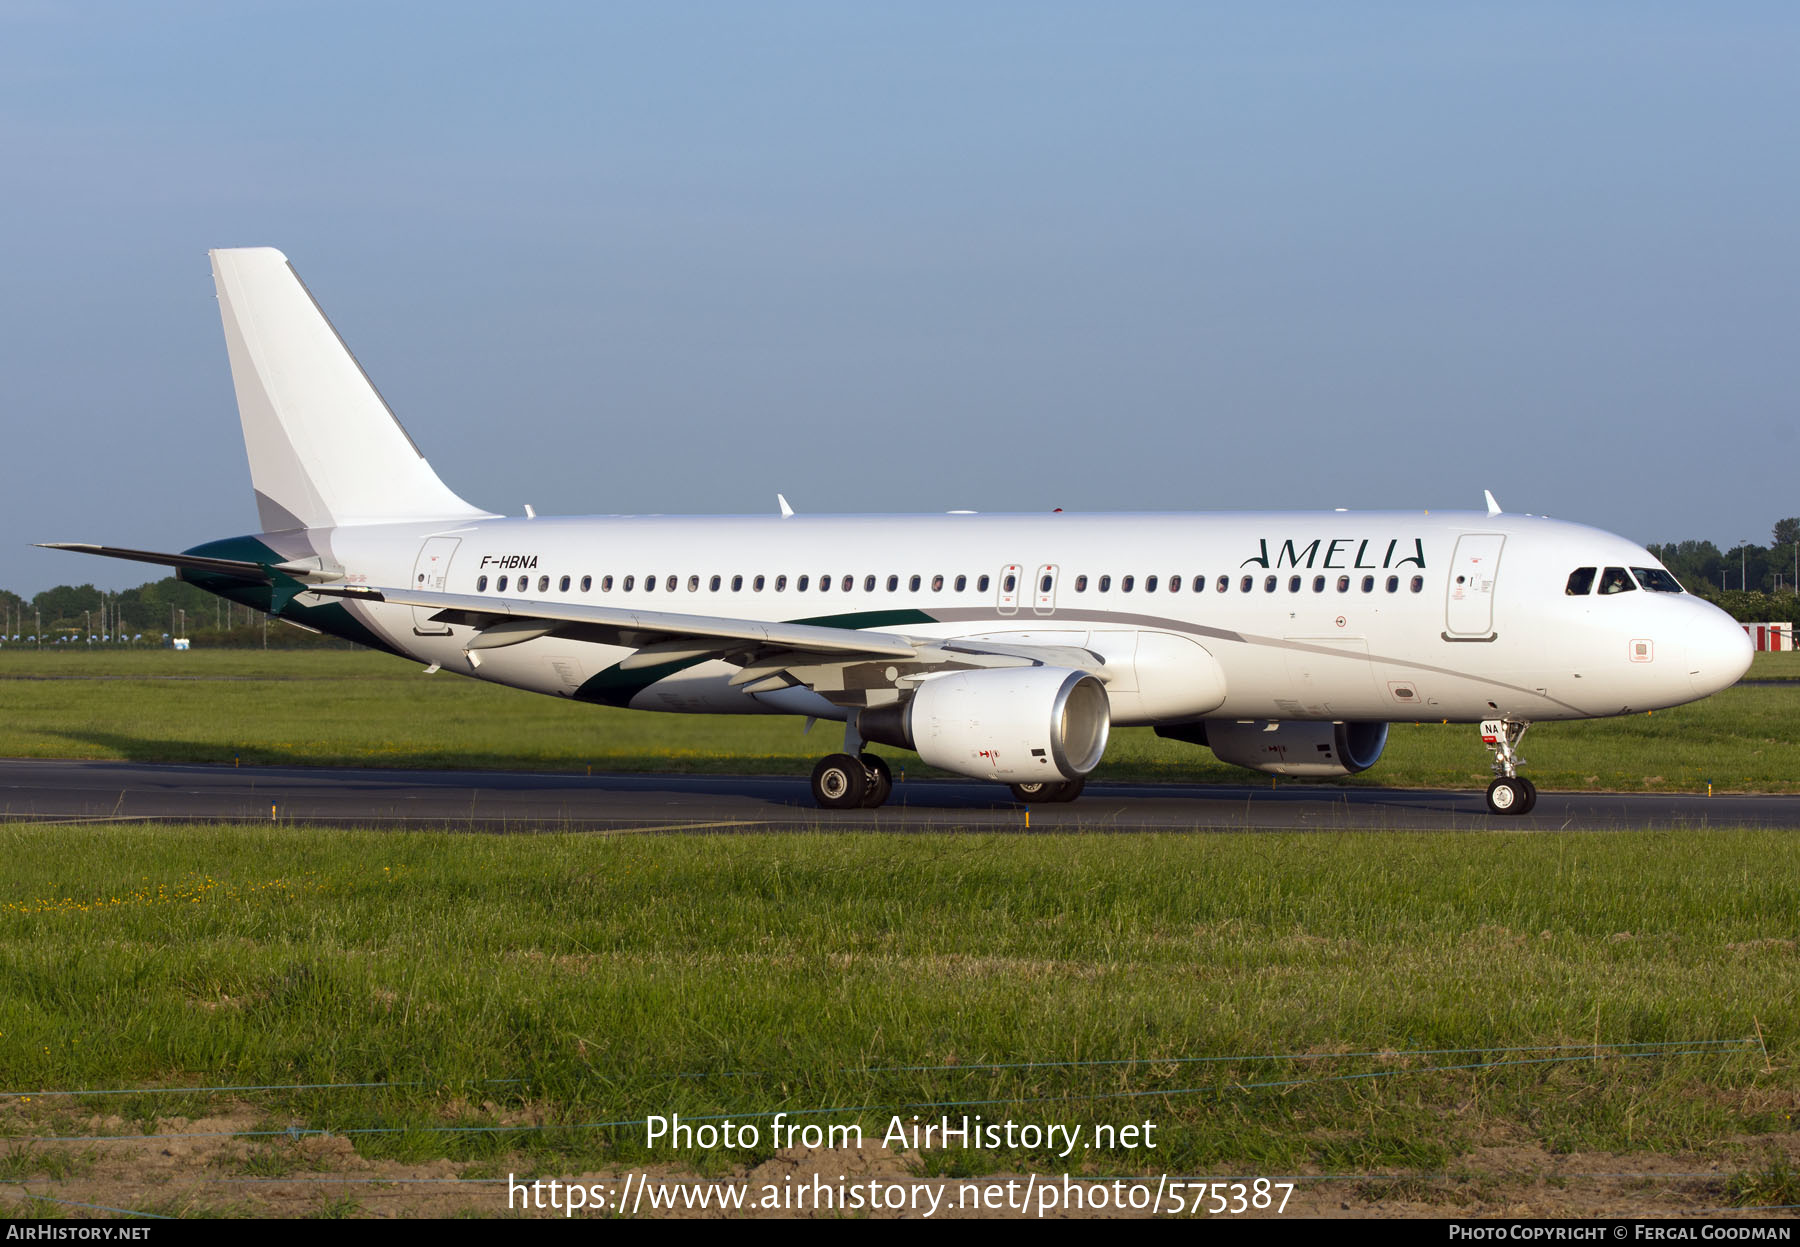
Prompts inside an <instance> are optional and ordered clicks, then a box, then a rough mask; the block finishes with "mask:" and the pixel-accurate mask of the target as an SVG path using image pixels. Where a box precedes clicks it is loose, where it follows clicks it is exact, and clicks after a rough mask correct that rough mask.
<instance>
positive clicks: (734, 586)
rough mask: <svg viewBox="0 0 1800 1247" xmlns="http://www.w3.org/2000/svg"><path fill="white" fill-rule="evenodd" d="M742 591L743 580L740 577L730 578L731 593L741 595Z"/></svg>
mask: <svg viewBox="0 0 1800 1247" xmlns="http://www.w3.org/2000/svg"><path fill="white" fill-rule="evenodd" d="M743 589H744V578H743V577H742V576H733V577H732V578H731V591H732V592H733V593H741V592H743Z"/></svg>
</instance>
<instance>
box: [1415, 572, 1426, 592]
mask: <svg viewBox="0 0 1800 1247" xmlns="http://www.w3.org/2000/svg"><path fill="white" fill-rule="evenodd" d="M1424 588H1425V577H1423V576H1414V577H1413V578H1412V591H1413V592H1414V593H1418V592H1420V591H1422V590H1423V589H1424Z"/></svg>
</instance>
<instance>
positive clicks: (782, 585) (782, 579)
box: [775, 576, 806, 593]
mask: <svg viewBox="0 0 1800 1247" xmlns="http://www.w3.org/2000/svg"><path fill="white" fill-rule="evenodd" d="M801 579H802V580H804V579H806V578H805V577H804V576H802V577H801ZM786 588H787V577H786V576H777V577H775V592H777V593H781V592H783V591H784V590H785V589H786Z"/></svg>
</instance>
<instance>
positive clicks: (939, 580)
mask: <svg viewBox="0 0 1800 1247" xmlns="http://www.w3.org/2000/svg"><path fill="white" fill-rule="evenodd" d="M931 591H932V592H933V593H942V592H943V591H944V578H943V577H942V576H933V577H932V578H931Z"/></svg>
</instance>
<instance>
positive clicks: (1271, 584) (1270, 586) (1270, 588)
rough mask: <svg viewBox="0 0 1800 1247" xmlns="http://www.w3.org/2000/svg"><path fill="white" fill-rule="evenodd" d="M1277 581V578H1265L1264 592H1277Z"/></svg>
mask: <svg viewBox="0 0 1800 1247" xmlns="http://www.w3.org/2000/svg"><path fill="white" fill-rule="evenodd" d="M1275 580H1276V578H1275V577H1274V576H1265V577H1263V592H1264V593H1273V592H1275Z"/></svg>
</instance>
